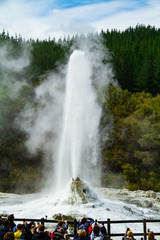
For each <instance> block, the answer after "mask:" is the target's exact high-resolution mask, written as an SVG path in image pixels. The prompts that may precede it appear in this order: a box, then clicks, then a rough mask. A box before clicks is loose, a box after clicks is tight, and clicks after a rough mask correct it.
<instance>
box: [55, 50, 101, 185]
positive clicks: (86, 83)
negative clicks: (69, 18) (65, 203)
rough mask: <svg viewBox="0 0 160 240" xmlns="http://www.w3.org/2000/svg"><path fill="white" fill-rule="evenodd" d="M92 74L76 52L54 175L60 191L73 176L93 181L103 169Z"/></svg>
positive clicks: (70, 69)
mask: <svg viewBox="0 0 160 240" xmlns="http://www.w3.org/2000/svg"><path fill="white" fill-rule="evenodd" d="M91 75H92V68H91V65H90V62H89V60H88V59H87V56H86V54H85V52H83V51H80V50H75V51H74V52H73V53H72V55H71V57H70V60H69V64H68V71H67V77H66V95H65V105H64V116H63V128H62V135H61V141H60V148H59V154H58V159H57V167H56V172H55V173H56V175H55V176H56V179H57V180H58V182H57V187H58V188H61V187H63V186H64V183H66V182H68V181H69V180H70V179H71V178H72V177H73V178H74V179H76V178H77V177H80V178H82V179H85V180H88V181H90V182H91V179H92V176H93V175H94V174H95V173H97V175H98V172H99V170H100V169H99V166H98V165H97V160H98V155H99V154H98V149H99V146H98V145H99V144H98V142H99V136H98V127H99V120H100V116H101V108H100V107H99V105H98V103H97V101H96V100H97V99H96V98H97V96H96V93H95V90H94V88H93V86H92V81H91ZM95 170H96V172H95ZM94 177H95V175H94ZM96 181H97V180H96Z"/></svg>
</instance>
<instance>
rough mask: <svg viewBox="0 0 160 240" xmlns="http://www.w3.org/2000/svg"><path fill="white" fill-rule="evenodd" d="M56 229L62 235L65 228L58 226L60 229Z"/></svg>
mask: <svg viewBox="0 0 160 240" xmlns="http://www.w3.org/2000/svg"><path fill="white" fill-rule="evenodd" d="M57 231H58V232H59V233H61V234H63V235H64V234H65V230H64V229H63V228H60V229H58V230H57Z"/></svg>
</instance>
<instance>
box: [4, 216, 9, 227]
mask: <svg viewBox="0 0 160 240" xmlns="http://www.w3.org/2000/svg"><path fill="white" fill-rule="evenodd" d="M3 226H5V227H8V226H9V221H8V219H7V218H6V219H4V220H3Z"/></svg>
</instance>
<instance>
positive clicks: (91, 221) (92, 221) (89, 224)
mask: <svg viewBox="0 0 160 240" xmlns="http://www.w3.org/2000/svg"><path fill="white" fill-rule="evenodd" d="M88 220H90V222H86V223H81V222H79V223H78V229H82V230H86V229H87V228H89V226H91V225H92V224H93V223H94V220H93V219H92V218H88Z"/></svg>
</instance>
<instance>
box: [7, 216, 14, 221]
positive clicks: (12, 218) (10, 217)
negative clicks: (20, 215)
mask: <svg viewBox="0 0 160 240" xmlns="http://www.w3.org/2000/svg"><path fill="white" fill-rule="evenodd" d="M8 220H9V222H13V220H14V214H10V215H9V216H8Z"/></svg>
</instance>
